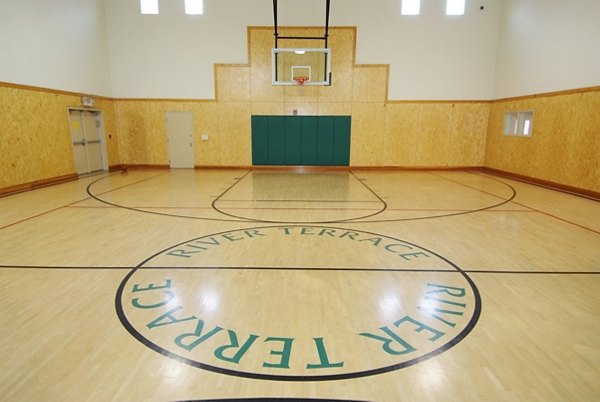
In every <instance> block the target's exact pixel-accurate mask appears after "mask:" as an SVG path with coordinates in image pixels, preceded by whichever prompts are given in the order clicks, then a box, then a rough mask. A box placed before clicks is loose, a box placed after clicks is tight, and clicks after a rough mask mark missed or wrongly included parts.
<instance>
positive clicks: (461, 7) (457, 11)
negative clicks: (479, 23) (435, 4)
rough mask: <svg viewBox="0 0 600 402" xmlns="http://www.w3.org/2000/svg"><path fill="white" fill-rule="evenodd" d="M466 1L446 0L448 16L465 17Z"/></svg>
mask: <svg viewBox="0 0 600 402" xmlns="http://www.w3.org/2000/svg"><path fill="white" fill-rule="evenodd" d="M464 14H465V0H446V15H464Z"/></svg>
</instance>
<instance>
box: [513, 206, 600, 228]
mask: <svg viewBox="0 0 600 402" xmlns="http://www.w3.org/2000/svg"><path fill="white" fill-rule="evenodd" d="M513 202H514V203H515V204H517V205H520V206H522V207H525V208H529V209H531V210H532V211H535V212H537V213H540V214H542V215H546V216H549V217H550V218H554V219H556V220H559V221H562V222H565V223H570V224H571V225H574V226H577V227H579V228H581V229H586V230H589V231H590V232H592V233H596V234H600V231H598V230H595V229H592V228H588V227H587V226H583V225H581V224H579V223H575V222H572V221H570V220H568V219H565V218H561V217H559V216H556V215H553V214H551V213H549V212H545V211H542V210H539V209H536V208H533V207H530V206H527V205H525V204H522V203H519V202H516V201H513Z"/></svg>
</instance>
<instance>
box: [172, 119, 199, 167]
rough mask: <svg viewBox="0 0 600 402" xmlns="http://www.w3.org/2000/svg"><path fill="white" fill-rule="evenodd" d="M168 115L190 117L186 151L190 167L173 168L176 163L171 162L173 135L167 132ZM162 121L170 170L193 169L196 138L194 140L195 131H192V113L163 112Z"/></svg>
mask: <svg viewBox="0 0 600 402" xmlns="http://www.w3.org/2000/svg"><path fill="white" fill-rule="evenodd" d="M170 114H178V115H186V116H190V124H191V126H190V128H191V132H190V138H189V141H190V150H188V152H189V154H188V156H191V158H192V164H191V166H173V165H178V164H177V163H174V162H173V158H172V157H173V154H172V151H173V150H174V148H173V145H172V141H171V140H173V139H174V138H171V135H172V134H173V133H170V132H169V115H170ZM164 119H165V131H166V139H167V154H168V157H169V168H170V169H194V168H195V167H196V138H195V134H194V133H195V129H194V112H192V111H190V110H165V112H164Z"/></svg>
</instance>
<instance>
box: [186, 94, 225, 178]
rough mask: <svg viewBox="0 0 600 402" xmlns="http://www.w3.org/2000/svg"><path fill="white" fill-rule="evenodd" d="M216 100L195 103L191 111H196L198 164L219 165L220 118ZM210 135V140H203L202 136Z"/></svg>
mask: <svg viewBox="0 0 600 402" xmlns="http://www.w3.org/2000/svg"><path fill="white" fill-rule="evenodd" d="M217 110H218V106H217V103H216V102H203V103H198V104H193V105H192V107H191V111H192V112H193V113H194V138H195V141H196V165H198V166H214V165H219V162H220V161H219V153H220V148H219V119H218V112H217ZM203 134H206V135H208V140H207V141H203V140H202V138H201V136H202V135H203Z"/></svg>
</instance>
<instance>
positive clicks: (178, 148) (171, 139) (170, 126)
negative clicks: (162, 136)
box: [166, 112, 196, 168]
mask: <svg viewBox="0 0 600 402" xmlns="http://www.w3.org/2000/svg"><path fill="white" fill-rule="evenodd" d="M166 119H167V142H168V143H169V165H170V166H171V168H193V167H194V165H195V163H196V158H195V156H194V125H193V122H192V112H167V113H166Z"/></svg>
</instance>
